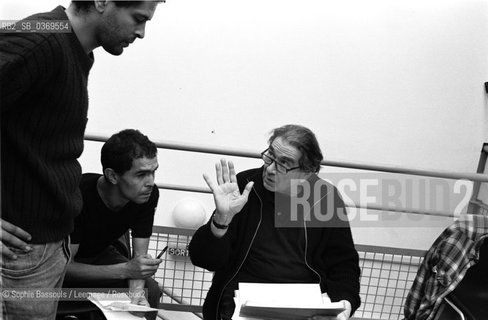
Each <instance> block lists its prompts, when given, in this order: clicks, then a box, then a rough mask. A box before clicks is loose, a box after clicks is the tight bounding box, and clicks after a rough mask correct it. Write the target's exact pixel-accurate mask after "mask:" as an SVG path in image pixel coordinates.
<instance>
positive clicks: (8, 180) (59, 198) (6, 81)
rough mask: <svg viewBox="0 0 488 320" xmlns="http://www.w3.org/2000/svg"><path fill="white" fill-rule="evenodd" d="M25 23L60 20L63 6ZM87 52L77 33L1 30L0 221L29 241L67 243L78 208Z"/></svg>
mask: <svg viewBox="0 0 488 320" xmlns="http://www.w3.org/2000/svg"><path fill="white" fill-rule="evenodd" d="M25 20H34V21H42V20H64V21H66V22H67V21H68V17H67V15H66V13H65V12H64V8H62V7H57V8H56V9H54V10H53V11H51V12H47V13H40V14H36V15H33V16H30V17H28V18H26V19H25ZM92 65H93V55H92V54H90V55H88V54H86V53H85V51H84V49H83V47H82V45H81V43H80V42H79V40H78V38H77V36H76V34H75V33H74V32H72V31H71V32H60V33H41V32H35V33H34V32H33V33H2V32H0V107H1V124H2V127H1V168H2V171H1V188H2V189H1V202H2V212H1V215H2V219H4V220H6V221H9V222H11V223H13V224H15V225H17V226H19V227H21V228H23V229H24V230H26V231H27V232H29V233H30V234H31V235H32V243H47V242H52V241H59V240H61V239H63V238H65V237H66V236H67V235H68V234H69V233H71V231H72V229H73V220H74V218H75V216H76V215H77V214H78V213H79V212H80V210H81V206H82V198H81V193H80V191H79V187H78V185H79V182H80V179H81V166H80V164H79V163H78V161H77V158H78V157H79V156H80V155H81V153H82V151H83V135H84V130H85V126H86V122H87V111H88V91H87V82H88V73H89V71H90V68H91V66H92Z"/></svg>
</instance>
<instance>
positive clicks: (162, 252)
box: [156, 246, 168, 259]
mask: <svg viewBox="0 0 488 320" xmlns="http://www.w3.org/2000/svg"><path fill="white" fill-rule="evenodd" d="M166 250H168V246H166V247H164V249H163V250H162V251H161V252H160V253H159V254H158V256H157V257H156V259H159V258H161V257H162V256H163V254H164V253H165V252H166Z"/></svg>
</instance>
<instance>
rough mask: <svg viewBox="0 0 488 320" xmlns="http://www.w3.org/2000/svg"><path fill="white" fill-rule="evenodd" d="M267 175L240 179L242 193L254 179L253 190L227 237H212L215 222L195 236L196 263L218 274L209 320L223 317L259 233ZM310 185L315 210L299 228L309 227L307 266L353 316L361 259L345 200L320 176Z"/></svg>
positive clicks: (252, 173) (206, 310)
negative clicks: (226, 295)
mask: <svg viewBox="0 0 488 320" xmlns="http://www.w3.org/2000/svg"><path fill="white" fill-rule="evenodd" d="M262 174H263V167H261V168H258V169H251V170H247V171H244V172H241V173H239V174H238V175H237V183H238V185H239V189H240V190H241V192H242V191H243V190H244V187H245V186H246V184H247V183H248V182H249V181H254V186H253V190H252V191H251V193H250V194H249V199H248V202H247V203H246V205H245V206H244V207H243V208H242V210H241V211H240V212H239V213H237V214H236V215H235V216H234V218H233V219H232V222H231V224H230V225H229V229H228V230H227V233H226V234H225V235H224V236H223V237H221V238H217V237H215V236H214V235H213V233H212V231H211V229H210V224H211V221H212V218H211V219H210V220H209V222H208V223H207V224H205V225H203V226H202V227H200V228H199V229H198V230H197V231H196V232H195V234H194V235H193V238H192V240H191V242H190V245H189V251H190V258H191V261H192V263H193V264H194V265H196V266H199V267H202V268H204V269H207V270H209V271H214V272H215V274H214V277H213V280H212V285H211V287H210V289H209V291H208V293H207V297H206V299H205V303H204V305H203V316H204V319H206V320H210V319H218V310H219V304H220V302H221V299H222V294H223V291H224V289H225V287H226V286H228V285H229V284H230V283H231V281H232V280H233V279H234V278H235V276H236V275H237V273H238V272H239V270H240V269H241V267H242V265H243V263H244V260H245V259H246V257H247V255H248V253H249V250H250V248H251V245H252V243H253V240H254V238H255V235H256V233H257V231H258V230H259V227H260V224H261V220H262V206H263V204H262V200H261V199H262V196H261V195H262V194H263V192H264V186H263V179H262ZM308 182H310V186H311V189H310V190H311V192H310V194H311V196H310V197H309V198H308V200H307V201H308V204H309V208H311V210H307V212H303V210H302V212H300V213H299V214H298V216H302V218H301V221H299V223H300V226H301V227H302V228H305V233H304V236H306V238H305V244H306V248H305V253H306V254H305V255H306V257H304V259H305V263H306V264H307V265H309V266H310V268H311V269H312V271H314V272H315V273H316V274H317V275H318V277H317V278H318V281H320V287H321V290H322V292H327V294H328V295H329V297H330V298H331V300H332V301H339V300H347V301H349V302H350V303H351V306H352V313H354V311H355V310H356V309H357V308H358V307H359V305H360V303H361V300H360V297H359V288H360V285H359V276H360V269H359V257H358V253H357V251H356V249H355V247H354V243H353V240H352V235H351V230H350V227H349V222H348V221H347V217H346V210H345V205H344V202H343V201H342V199H341V197H340V195H339V192H338V191H337V189H336V188H335V187H334V186H333V185H331V184H329V183H327V182H325V181H324V180H321V179H320V178H319V177H318V176H317V175H312V177H311V178H309V179H308ZM316 188H320V198H319V199H315V198H314V196H313V195H314V190H316ZM303 207H304V206H300V207H299V208H303ZM319 211H320V212H319ZM307 213H309V215H308V218H307V219H305V220H306V221H305V222H304V220H303V214H305V217H307ZM324 217H328V218H327V219H325V218H324ZM341 217H342V218H343V219H341ZM344 217H346V218H344ZM325 220H326V221H325ZM352 313H351V314H352Z"/></svg>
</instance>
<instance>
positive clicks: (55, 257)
mask: <svg viewBox="0 0 488 320" xmlns="http://www.w3.org/2000/svg"><path fill="white" fill-rule="evenodd" d="M30 246H31V247H32V250H31V251H30V252H28V253H24V252H22V251H19V250H16V249H11V250H13V251H15V253H16V254H17V259H16V260H12V259H9V258H6V257H2V258H3V259H2V262H1V268H0V272H1V273H2V290H3V292H7V291H10V292H14V291H15V292H23V291H30V292H36V289H55V288H61V285H62V284H63V278H64V274H65V272H66V267H67V265H68V262H69V259H70V251H69V238H67V239H66V240H61V241H58V242H50V243H46V244H31V245H30ZM3 298H5V299H2V314H3V319H5V320H17V319H19V320H23V319H25V320H28V319H29V320H30V319H55V317H56V309H57V306H58V300H57V299H55V298H53V299H43V300H42V301H39V300H36V299H35V298H34V299H33V298H28V299H21V298H19V296H17V297H15V296H14V295H12V294H11V295H10V296H9V297H3Z"/></svg>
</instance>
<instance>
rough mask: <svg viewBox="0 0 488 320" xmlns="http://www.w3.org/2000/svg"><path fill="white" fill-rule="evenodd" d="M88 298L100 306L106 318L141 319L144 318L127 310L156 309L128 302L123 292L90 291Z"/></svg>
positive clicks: (108, 319) (127, 297) (144, 310)
mask: <svg viewBox="0 0 488 320" xmlns="http://www.w3.org/2000/svg"><path fill="white" fill-rule="evenodd" d="M88 300H90V301H91V302H93V303H94V304H95V305H96V306H97V307H98V308H100V310H101V311H102V312H103V315H104V316H105V318H107V320H142V319H146V318H145V317H138V316H135V315H133V314H131V313H129V311H132V312H147V311H157V310H158V309H154V308H150V307H146V306H140V305H135V304H132V303H130V299H129V296H128V295H127V294H125V293H116V294H107V293H98V292H93V293H90V295H89V297H88Z"/></svg>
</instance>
